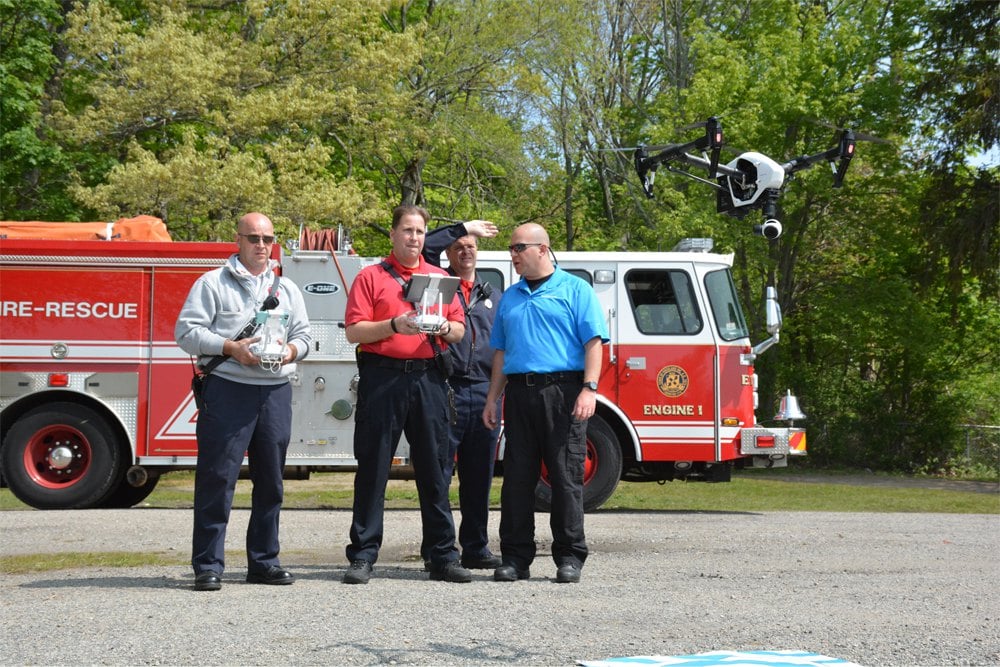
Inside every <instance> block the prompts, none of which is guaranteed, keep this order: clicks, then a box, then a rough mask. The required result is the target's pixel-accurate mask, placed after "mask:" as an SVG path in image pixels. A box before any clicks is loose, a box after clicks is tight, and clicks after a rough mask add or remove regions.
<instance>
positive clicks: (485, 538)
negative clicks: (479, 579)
mask: <svg viewBox="0 0 1000 667" xmlns="http://www.w3.org/2000/svg"><path fill="white" fill-rule="evenodd" d="M449 382H450V383H451V386H452V387H453V388H454V390H455V411H456V413H457V415H458V419H457V420H456V423H455V424H454V425H453V426H452V427H451V429H449V448H448V457H447V458H446V459H445V470H444V474H445V477H446V478H447V479H448V480H451V477H452V472H453V470H454V469H456V468H457V469H458V505H459V511H460V513H461V515H462V523H461V524H460V525H459V528H458V543H459V544H460V545H461V546H462V557H463V558H483V557H485V556H486V555H487V554H489V553H491V552H490V547H489V530H488V524H489V518H490V488H491V487H492V485H493V462H494V461H495V460H496V453H497V439H498V438H499V437H500V427H499V426H498V427H497V428H493V429H490V428H486V425H485V424H483V408H484V407H486V394H487V393H488V392H489V388H490V383H489V380H484V381H481V382H477V381H473V380H465V379H463V378H454V377H453V378H451V379H450V380H449ZM428 551H429V550H428V548H427V545H422V546H421V548H420V554H421V556H423V557H424V559H425V560H427V555H428Z"/></svg>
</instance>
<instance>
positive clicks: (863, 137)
mask: <svg viewBox="0 0 1000 667" xmlns="http://www.w3.org/2000/svg"><path fill="white" fill-rule="evenodd" d="M808 122H810V123H812V124H813V125H822V126H823V127H828V128H830V129H831V130H836V131H837V132H844V131H845V130H847V129H848V128H846V127H839V126H837V125H834V124H833V123H828V122H826V121H825V120H809V121H808ZM851 131H852V132H853V133H854V138H855V139H856V140H857V141H868V142H871V143H873V144H888V145H890V146H892V145H893V143H892V142H891V141H889V140H888V139H883V138H882V137H876V136H875V135H874V134H865V133H864V132H858V131H856V130H851Z"/></svg>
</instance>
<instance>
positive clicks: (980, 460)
mask: <svg viewBox="0 0 1000 667" xmlns="http://www.w3.org/2000/svg"><path fill="white" fill-rule="evenodd" d="M962 428H963V429H964V430H965V460H966V463H968V464H969V465H970V466H983V467H985V468H987V469H989V470H992V471H993V472H994V474H996V475H997V476H1000V426H987V425H985V424H962Z"/></svg>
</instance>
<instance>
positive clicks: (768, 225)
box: [753, 218, 781, 241]
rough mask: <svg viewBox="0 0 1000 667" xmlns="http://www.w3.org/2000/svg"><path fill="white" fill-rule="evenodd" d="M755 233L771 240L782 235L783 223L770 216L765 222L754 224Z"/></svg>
mask: <svg viewBox="0 0 1000 667" xmlns="http://www.w3.org/2000/svg"><path fill="white" fill-rule="evenodd" d="M753 233H754V234H758V235H760V236H763V237H764V238H765V239H767V240H769V241H773V240H774V239H776V238H778V237H779V236H781V223H780V222H778V220H776V219H774V218H768V219H767V220H765V221H764V222H763V223H761V224H759V225H754V226H753Z"/></svg>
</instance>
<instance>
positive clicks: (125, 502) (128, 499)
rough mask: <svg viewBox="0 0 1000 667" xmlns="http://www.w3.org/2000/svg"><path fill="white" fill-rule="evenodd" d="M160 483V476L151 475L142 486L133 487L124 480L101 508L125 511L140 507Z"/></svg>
mask: <svg viewBox="0 0 1000 667" xmlns="http://www.w3.org/2000/svg"><path fill="white" fill-rule="evenodd" d="M159 481H160V477H159V475H150V476H149V479H147V480H146V483H145V484H143V485H142V486H132V485H131V484H129V483H128V482H127V481H125V479H124V478H123V479H122V480H121V481H120V482H119V483H118V488H116V489H115V490H114V491H112V492H111V493H110V494H109V495H108V497H107V498H105V499H104V500H102V501H101V502H100V503H99V506H100V507H103V508H105V509H124V508H127V507H132V506H133V505H138V504H139V503H141V502H142V501H143V500H145V499H146V498H148V497H149V494H151V493H152V492H153V490H154V489H155V488H156V483H157V482H159Z"/></svg>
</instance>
